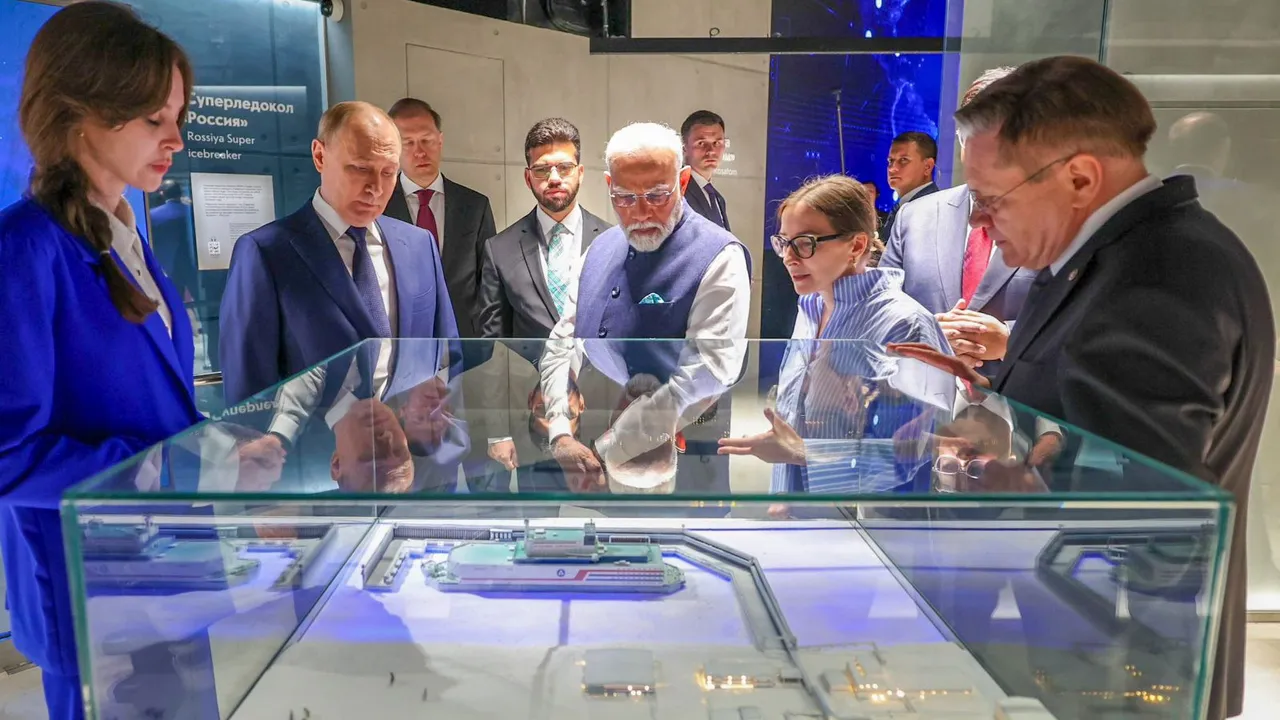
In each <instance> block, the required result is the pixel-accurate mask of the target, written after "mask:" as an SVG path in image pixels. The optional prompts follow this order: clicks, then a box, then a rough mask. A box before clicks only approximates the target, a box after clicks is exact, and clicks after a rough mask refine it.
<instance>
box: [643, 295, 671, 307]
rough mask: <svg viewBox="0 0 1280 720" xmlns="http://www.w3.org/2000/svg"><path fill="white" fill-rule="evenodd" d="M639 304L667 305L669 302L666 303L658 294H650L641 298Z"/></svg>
mask: <svg viewBox="0 0 1280 720" xmlns="http://www.w3.org/2000/svg"><path fill="white" fill-rule="evenodd" d="M639 304H641V305H666V304H667V301H666V300H663V299H662V296H661V295H659V294H658V293H649V294H648V295H645V296H644V297H642V298H640V303H639Z"/></svg>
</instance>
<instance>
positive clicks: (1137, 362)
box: [994, 176, 1275, 718]
mask: <svg viewBox="0 0 1280 720" xmlns="http://www.w3.org/2000/svg"><path fill="white" fill-rule="evenodd" d="M1274 363H1275V330H1274V326H1273V323H1272V317H1271V304H1270V301H1269V298H1268V295H1267V288H1266V285H1265V284H1264V282H1263V278H1262V273H1261V272H1260V271H1259V270H1258V265H1257V263H1256V262H1255V261H1254V259H1253V257H1252V256H1251V255H1250V254H1249V252H1248V250H1247V249H1246V248H1245V247H1244V245H1243V244H1242V243H1241V242H1240V240H1239V239H1238V238H1237V237H1236V236H1235V235H1234V234H1233V233H1232V232H1231V231H1230V230H1228V229H1227V228H1226V227H1225V226H1224V225H1222V224H1221V223H1220V222H1218V220H1217V219H1216V218H1215V217H1214V216H1213V215H1211V214H1210V213H1208V212H1206V211H1205V210H1204V209H1203V208H1202V207H1201V206H1200V203H1199V202H1198V200H1197V194H1196V188H1195V183H1194V181H1193V180H1192V179H1191V178H1189V177H1185V176H1178V177H1174V178H1171V179H1169V180H1167V181H1166V182H1165V184H1164V187H1162V188H1160V189H1158V190H1155V191H1153V192H1151V193H1148V194H1147V195H1144V196H1142V197H1140V198H1138V199H1137V200H1136V201H1134V202H1133V203H1131V204H1129V205H1128V206H1126V207H1125V208H1123V209H1122V210H1121V211H1120V212H1119V213H1117V214H1116V215H1115V216H1114V217H1112V218H1111V219H1110V220H1108V221H1107V222H1106V223H1105V224H1104V225H1103V226H1102V227H1101V228H1100V229H1099V230H1098V232H1096V233H1095V234H1094V235H1093V237H1092V238H1090V239H1089V241H1088V242H1087V243H1086V244H1085V245H1084V247H1082V248H1081V249H1080V251H1079V252H1078V253H1077V254H1076V255H1075V256H1074V257H1072V258H1071V260H1070V261H1069V262H1068V263H1067V264H1066V265H1065V266H1064V267H1063V268H1062V270H1061V271H1060V272H1059V273H1058V274H1057V275H1056V276H1054V277H1053V279H1052V280H1050V281H1049V282H1048V283H1047V284H1046V285H1045V286H1044V287H1042V288H1039V289H1037V290H1036V291H1034V292H1033V294H1032V296H1031V298H1030V299H1028V301H1027V307H1026V309H1025V311H1024V312H1023V313H1022V316H1021V318H1020V319H1019V321H1018V323H1017V324H1016V325H1015V326H1014V329H1013V334H1012V337H1011V338H1010V341H1009V352H1008V354H1007V355H1006V362H1005V367H1004V369H1003V371H1002V372H1001V374H1000V375H999V376H998V377H997V378H996V382H995V385H994V387H995V389H996V391H998V392H1000V393H1002V394H1004V395H1006V396H1007V397H1008V398H1010V399H1011V400H1015V401H1018V402H1021V403H1024V404H1026V405H1028V406H1030V407H1031V408H1034V409H1036V410H1039V411H1041V412H1044V413H1047V414H1049V415H1052V416H1055V417H1059V418H1062V419H1064V420H1066V421H1067V422H1068V423H1071V424H1073V425H1076V426H1078V427H1080V428H1082V429H1084V430H1087V431H1091V432H1093V433H1096V434H1098V435H1100V436H1102V437H1104V438H1107V439H1109V440H1113V441H1115V442H1117V443H1119V444H1120V445H1122V446H1124V447H1127V448H1132V449H1133V450H1136V451H1137V452H1139V453H1142V454H1144V455H1148V456H1150V457H1152V458H1155V459H1156V460H1159V461H1161V462H1164V463H1167V464H1168V465H1171V466H1173V467H1174V468H1177V469H1179V470H1182V471H1185V472H1187V473H1190V474H1191V475H1194V476H1196V477H1198V478H1200V479H1202V480H1204V481H1206V482H1209V483H1212V484H1214V485H1218V486H1220V487H1221V488H1223V489H1224V490H1226V491H1228V492H1230V493H1231V494H1232V495H1233V496H1234V497H1235V501H1236V524H1235V527H1234V532H1233V536H1232V541H1231V557H1230V559H1229V564H1228V568H1229V569H1228V579H1227V587H1226V596H1225V605H1224V612H1223V625H1222V627H1221V631H1220V635H1219V645H1218V648H1217V662H1216V665H1215V667H1214V686H1213V691H1212V694H1211V700H1210V713H1209V717H1210V718H1223V717H1227V716H1229V715H1234V714H1238V713H1239V712H1240V709H1241V696H1242V693H1243V683H1244V642H1245V590H1246V578H1245V510H1246V508H1247V507H1248V502H1247V501H1248V492H1249V478H1250V474H1251V473H1252V471H1253V464H1254V457H1255V455H1256V454H1257V451H1258V442H1259V436H1260V435H1261V432H1262V420H1263V415H1264V413H1265V411H1266V407H1267V400H1268V397H1269V394H1270V388H1271V381H1272V376H1273V373H1274ZM1140 465H1141V464H1140V463H1130V464H1129V465H1128V466H1127V467H1126V470H1125V476H1126V480H1128V479H1129V478H1130V475H1131V474H1136V473H1139V472H1141V468H1140V467H1139V466H1140ZM1171 484H1172V483H1170V485H1171ZM1228 710H1229V711H1230V712H1228Z"/></svg>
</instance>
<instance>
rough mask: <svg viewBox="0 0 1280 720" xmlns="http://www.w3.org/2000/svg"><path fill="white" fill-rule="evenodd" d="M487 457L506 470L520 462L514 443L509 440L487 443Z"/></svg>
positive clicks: (511, 468) (512, 468) (513, 468)
mask: <svg viewBox="0 0 1280 720" xmlns="http://www.w3.org/2000/svg"><path fill="white" fill-rule="evenodd" d="M489 457H490V458H491V459H492V460H493V461H494V462H496V463H498V464H499V465H501V466H502V467H504V468H506V469H507V470H515V469H516V466H517V465H519V464H520V458H519V457H518V456H517V455H516V444H515V442H513V441H511V440H502V441H499V442H495V443H489Z"/></svg>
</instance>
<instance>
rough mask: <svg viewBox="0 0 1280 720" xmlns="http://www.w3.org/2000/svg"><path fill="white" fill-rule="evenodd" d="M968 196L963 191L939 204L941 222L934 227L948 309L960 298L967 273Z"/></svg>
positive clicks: (940, 274) (939, 268)
mask: <svg viewBox="0 0 1280 720" xmlns="http://www.w3.org/2000/svg"><path fill="white" fill-rule="evenodd" d="M914 199H915V198H912V200H914ZM968 199H969V194H968V193H963V194H959V195H957V196H956V197H954V198H952V199H951V200H950V201H949V202H945V203H938V224H937V227H936V228H935V230H936V231H937V238H938V245H937V247H938V252H937V257H938V280H939V281H940V282H941V284H942V291H943V293H944V294H945V295H946V302H947V309H948V310H950V309H951V307H953V306H954V305H955V304H956V301H957V300H959V299H960V280H961V276H962V275H963V274H964V273H963V270H962V268H963V267H964V245H965V242H966V241H967V240H968V227H969V213H968V207H966V205H967V202H968ZM917 209H919V208H918V207H917Z"/></svg>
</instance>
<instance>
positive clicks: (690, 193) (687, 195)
mask: <svg viewBox="0 0 1280 720" xmlns="http://www.w3.org/2000/svg"><path fill="white" fill-rule="evenodd" d="M684 199H685V200H687V201H688V202H689V207H691V208H693V209H694V211H695V212H697V213H698V214H699V215H701V216H702V217H704V218H707V219H708V220H710V221H711V222H713V223H715V224H717V225H719V226H720V227H722V228H724V229H725V230H729V208H728V207H726V206H725V204H724V195H721V196H720V203H719V206H720V207H719V211H717V210H713V209H712V207H711V198H709V197H707V193H706V192H704V191H703V189H702V186H700V185H698V181H697V180H695V179H693V178H692V177H691V178H689V184H688V185H687V186H686V187H685V191H684ZM718 217H722V218H724V222H723V223H720V222H717V221H716V218H718ZM730 232H732V231H730Z"/></svg>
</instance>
